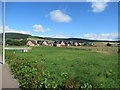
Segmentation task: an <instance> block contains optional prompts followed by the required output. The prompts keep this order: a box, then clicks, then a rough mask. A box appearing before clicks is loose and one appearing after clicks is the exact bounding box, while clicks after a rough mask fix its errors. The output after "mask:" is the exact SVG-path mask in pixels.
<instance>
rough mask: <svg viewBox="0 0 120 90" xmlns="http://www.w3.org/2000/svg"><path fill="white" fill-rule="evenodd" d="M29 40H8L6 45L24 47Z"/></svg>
mask: <svg viewBox="0 0 120 90" xmlns="http://www.w3.org/2000/svg"><path fill="white" fill-rule="evenodd" d="M26 43H27V40H26V39H23V40H14V39H7V40H6V45H16V46H23V45H26Z"/></svg>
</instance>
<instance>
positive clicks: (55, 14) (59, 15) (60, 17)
mask: <svg viewBox="0 0 120 90" xmlns="http://www.w3.org/2000/svg"><path fill="white" fill-rule="evenodd" d="M50 17H51V19H52V20H53V21H55V22H66V23H67V22H70V21H71V20H72V18H71V17H70V16H69V15H67V14H65V13H63V12H62V11H61V10H54V11H51V12H50Z"/></svg>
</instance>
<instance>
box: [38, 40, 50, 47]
mask: <svg viewBox="0 0 120 90" xmlns="http://www.w3.org/2000/svg"><path fill="white" fill-rule="evenodd" d="M37 43H38V44H39V45H42V46H48V42H47V41H37Z"/></svg>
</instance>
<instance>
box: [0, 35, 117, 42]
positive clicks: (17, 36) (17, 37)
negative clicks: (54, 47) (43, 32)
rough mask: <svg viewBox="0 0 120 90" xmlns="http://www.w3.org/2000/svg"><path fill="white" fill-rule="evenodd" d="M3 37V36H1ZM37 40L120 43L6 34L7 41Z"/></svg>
mask: <svg viewBox="0 0 120 90" xmlns="http://www.w3.org/2000/svg"><path fill="white" fill-rule="evenodd" d="M0 35H1V34H0ZM28 38H36V39H37V40H38V39H40V40H50V41H60V40H63V41H77V42H118V41H107V40H89V39H82V38H51V37H38V36H32V35H29V34H20V33H6V39H28Z"/></svg>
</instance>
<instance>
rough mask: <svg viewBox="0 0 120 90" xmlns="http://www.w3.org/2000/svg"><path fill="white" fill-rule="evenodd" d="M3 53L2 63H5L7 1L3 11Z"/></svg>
mask: <svg viewBox="0 0 120 90" xmlns="http://www.w3.org/2000/svg"><path fill="white" fill-rule="evenodd" d="M3 12H4V13H3V48H2V50H3V52H2V60H3V61H2V62H3V64H4V63H5V0H4V11H3Z"/></svg>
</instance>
